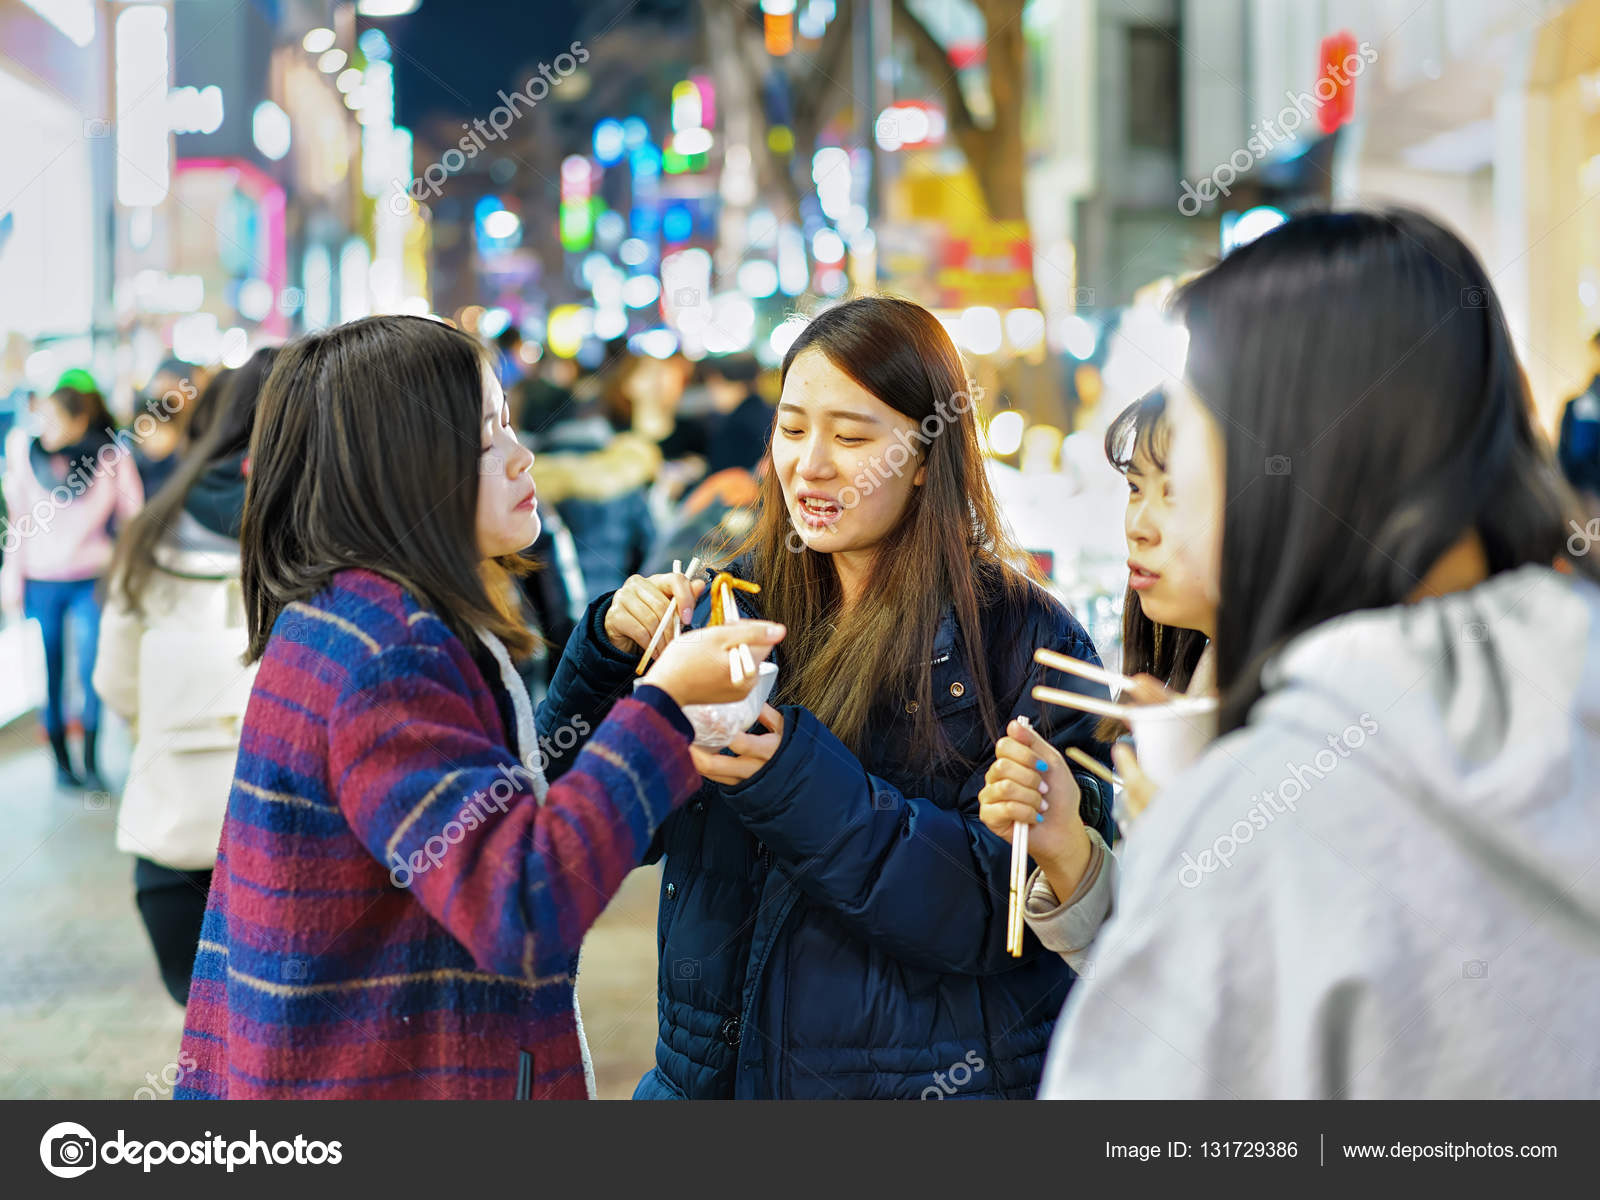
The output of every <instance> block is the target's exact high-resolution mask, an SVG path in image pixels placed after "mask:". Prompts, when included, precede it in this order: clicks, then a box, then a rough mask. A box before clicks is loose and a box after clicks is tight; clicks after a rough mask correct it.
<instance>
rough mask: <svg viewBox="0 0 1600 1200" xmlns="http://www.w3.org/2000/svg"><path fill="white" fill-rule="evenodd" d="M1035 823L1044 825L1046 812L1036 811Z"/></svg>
mask: <svg viewBox="0 0 1600 1200" xmlns="http://www.w3.org/2000/svg"><path fill="white" fill-rule="evenodd" d="M1033 823H1034V824H1035V825H1043V824H1044V814H1043V813H1035V814H1034V817H1033Z"/></svg>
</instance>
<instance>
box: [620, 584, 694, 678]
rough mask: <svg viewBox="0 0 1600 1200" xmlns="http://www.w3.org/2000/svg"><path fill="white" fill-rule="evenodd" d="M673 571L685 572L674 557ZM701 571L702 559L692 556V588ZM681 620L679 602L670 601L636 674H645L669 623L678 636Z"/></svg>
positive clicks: (675, 635) (674, 634)
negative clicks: (680, 568)
mask: <svg viewBox="0 0 1600 1200" xmlns="http://www.w3.org/2000/svg"><path fill="white" fill-rule="evenodd" d="M672 573H673V574H674V575H681V574H683V572H682V571H680V570H679V562H678V560H676V559H674V560H673V563H672ZM699 573H700V560H699V558H691V559H690V560H689V570H688V579H689V586H690V587H691V588H693V586H694V578H695V576H696V575H698V574H699ZM614 603H615V601H613V604H614ZM681 620H682V618H681V617H680V616H679V615H678V606H677V604H676V603H673V602H672V601H668V603H667V611H666V612H664V613H662V614H661V623H660V624H658V625H657V626H656V631H655V635H654V636H653V637H651V639H650V644H649V645H647V646H646V647H645V648H644V653H643V654H642V655H640V656H639V665H638V666H637V667H636V668H635V669H634V672H633V673H634V674H635V675H643V674H644V672H645V668H646V667H648V666H649V665H650V660H651V659H652V658H654V657H655V655H656V651H657V650H658V649H659V648H660V646H661V639H662V637H663V636H664V635H665V634H666V632H667V627H668V626H669V625H670V626H672V636H673V637H677V636H678V633H679V629H680V622H681Z"/></svg>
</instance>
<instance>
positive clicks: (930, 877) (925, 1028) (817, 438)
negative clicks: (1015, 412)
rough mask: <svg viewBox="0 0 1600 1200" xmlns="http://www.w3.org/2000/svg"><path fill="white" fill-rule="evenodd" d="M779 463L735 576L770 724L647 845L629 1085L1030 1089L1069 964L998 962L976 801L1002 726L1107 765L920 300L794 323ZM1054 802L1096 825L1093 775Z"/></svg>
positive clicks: (950, 361)
mask: <svg viewBox="0 0 1600 1200" xmlns="http://www.w3.org/2000/svg"><path fill="white" fill-rule="evenodd" d="M771 458H772V469H771V471H770V472H769V473H768V475H767V477H766V479H765V480H764V482H763V485H762V487H763V494H762V506H761V515H760V517H759V518H758V522H757V525H756V528H755V531H754V533H753V534H752V535H751V537H750V538H749V539H748V541H747V542H746V543H745V545H744V546H743V547H741V551H740V553H739V555H738V556H737V557H736V558H735V560H734V562H733V563H732V565H731V566H730V569H731V570H732V571H733V572H734V573H735V574H737V575H739V576H740V577H742V578H744V579H747V580H750V581H753V582H755V583H757V584H759V585H760V586H761V589H762V590H761V593H760V594H759V595H757V596H749V595H745V594H741V595H740V596H739V603H740V605H741V607H742V609H743V611H745V612H754V613H757V614H759V615H762V616H765V617H768V618H776V619H778V620H780V621H783V622H784V624H785V626H786V627H787V628H788V629H790V630H791V641H790V642H789V644H788V645H787V646H786V648H785V651H784V653H783V654H782V655H781V656H780V660H779V674H778V678H777V690H776V693H775V696H774V705H775V707H774V706H773V705H769V706H768V707H767V708H766V709H765V710H764V711H763V714H762V717H761V723H762V725H764V726H765V728H766V729H767V730H769V731H770V732H766V733H759V734H758V733H743V734H739V735H737V736H736V737H735V738H734V739H733V742H732V744H731V746H730V747H729V751H728V752H727V753H719V752H717V751H714V750H707V749H702V748H700V747H696V748H695V749H694V751H693V755H694V760H695V764H696V766H697V767H698V768H699V770H700V773H701V774H702V775H703V776H704V777H705V779H706V785H705V786H704V787H703V788H702V789H701V791H700V792H699V794H698V795H697V797H696V803H695V804H694V805H693V806H692V807H691V808H689V809H687V810H685V811H683V812H681V813H679V814H677V815H675V816H674V817H673V818H672V819H670V820H669V821H668V822H667V823H666V824H665V826H664V827H663V829H662V831H661V834H660V835H659V837H658V838H657V841H656V844H655V846H654V847H653V848H652V851H651V857H652V858H664V861H665V864H666V865H665V870H664V876H663V885H664V886H663V891H662V898H661V917H660V938H661V971H660V977H659V983H658V986H659V989H660V992H661V996H660V1005H659V1010H660V1019H661V1036H660V1041H659V1042H658V1044H657V1050H656V1066H655V1069H654V1070H652V1071H651V1072H649V1073H648V1074H647V1075H646V1076H645V1077H644V1079H643V1080H642V1081H641V1082H640V1084H639V1087H638V1090H637V1091H636V1092H635V1095H636V1096H637V1097H639V1098H650V1099H653V1098H668V1097H681V1096H687V1097H690V1098H724V1099H726V1098H743V1097H782V1098H819V1097H860V1098H893V1097H902V1098H916V1097H919V1096H928V1095H930V1094H931V1095H938V1096H941V1097H942V1096H943V1095H945V1094H947V1089H948V1088H949V1081H950V1079H951V1078H952V1075H951V1069H952V1066H953V1065H959V1068H960V1069H959V1071H958V1072H956V1073H955V1076H954V1077H955V1078H957V1079H960V1080H961V1082H960V1086H959V1088H958V1089H955V1090H959V1092H960V1093H961V1094H963V1095H972V1096H987V1097H1021V1096H1028V1095H1031V1094H1032V1093H1033V1091H1034V1090H1035V1088H1036V1087H1037V1080H1038V1078H1039V1073H1040V1068H1041V1065H1042V1055H1043V1052H1044V1048H1045V1046H1046V1045H1047V1043H1048V1041H1049V1037H1050V1030H1051V1027H1052V1024H1053V1022H1052V1019H1051V1017H1050V1015H1049V1014H1050V1009H1051V1007H1052V1006H1053V1005H1056V1004H1058V1003H1059V998H1060V997H1063V996H1064V995H1065V994H1066V992H1067V989H1068V988H1069V986H1070V985H1071V983H1072V979H1073V976H1072V972H1071V971H1070V970H1069V969H1068V967H1067V966H1066V964H1065V963H1064V962H1063V961H1062V960H1061V959H1060V957H1059V956H1058V955H1056V954H1054V953H1051V952H1049V951H1047V950H1045V949H1044V948H1043V947H1042V946H1040V945H1039V944H1038V943H1037V942H1031V943H1030V944H1029V945H1028V947H1027V948H1026V950H1025V952H1024V953H1023V955H1022V957H1021V958H1020V959H1017V958H1013V957H1012V956H1011V955H1010V954H1009V953H1008V952H1007V949H1006V941H1007V936H1006V935H1007V922H1006V920H1005V911H1006V894H1007V887H1008V880H1009V874H1010V854H1009V851H1008V849H1007V847H1006V844H1005V843H1004V842H1003V841H1001V840H1000V839H998V838H995V837H994V836H993V835H991V834H990V833H989V832H988V831H987V830H986V829H985V828H984V827H983V824H982V822H981V821H980V819H979V816H978V792H979V790H980V789H981V788H982V786H983V777H984V772H985V770H986V768H987V767H988V765H989V762H990V758H991V755H992V752H993V748H994V741H995V738H996V737H997V736H998V735H999V733H1000V731H1001V730H1002V729H1003V727H1004V723H1005V720H1006V718H1007V717H1010V716H1016V715H1027V716H1029V717H1030V718H1032V719H1033V720H1034V721H1035V722H1036V723H1037V725H1038V726H1039V728H1040V730H1041V731H1042V732H1043V733H1044V734H1045V735H1046V736H1047V737H1048V738H1050V739H1051V741H1052V742H1053V743H1054V744H1056V745H1058V746H1062V747H1065V746H1068V745H1079V746H1083V747H1085V748H1086V749H1090V750H1091V751H1092V752H1093V753H1095V754H1097V755H1099V756H1101V757H1102V758H1103V757H1104V756H1105V748H1104V747H1103V746H1097V745H1096V744H1095V743H1094V739H1093V733H1094V729H1093V727H1094V719H1093V718H1092V717H1087V716H1081V717H1080V716H1078V715H1072V714H1060V713H1058V712H1057V711H1055V710H1052V711H1050V712H1048V713H1047V712H1044V711H1041V706H1040V705H1039V704H1038V703H1037V702H1035V701H1034V700H1033V699H1032V698H1031V694H1030V692H1031V687H1032V685H1033V684H1034V683H1036V682H1038V681H1039V680H1040V677H1041V668H1037V667H1035V666H1034V664H1033V662H1032V655H1033V650H1034V648H1035V647H1037V646H1051V647H1055V648H1057V649H1060V650H1063V651H1065V652H1067V653H1070V654H1073V655H1074V656H1076V657H1079V658H1084V659H1089V660H1097V659H1096V655H1095V650H1094V646H1093V645H1092V643H1091V642H1090V641H1089V639H1088V636H1087V635H1086V634H1085V633H1084V632H1083V629H1082V628H1081V627H1080V626H1079V625H1078V623H1077V622H1076V621H1075V620H1074V619H1073V618H1072V616H1071V615H1070V614H1069V613H1068V612H1067V611H1066V610H1065V609H1063V608H1062V607H1061V606H1060V605H1059V604H1057V603H1056V602H1055V601H1054V600H1052V599H1051V598H1050V597H1049V596H1048V595H1047V594H1046V593H1045V592H1044V591H1043V589H1041V588H1039V587H1038V586H1036V585H1035V584H1033V583H1032V582H1030V581H1029V580H1028V579H1026V578H1025V577H1024V576H1023V575H1022V574H1020V573H1019V572H1018V571H1017V570H1016V569H1015V568H1014V567H1013V566H1011V565H1010V564H1011V563H1013V562H1014V561H1016V551H1015V550H1014V549H1013V548H1012V547H1010V546H1009V544H1008V541H1007V538H1006V534H1005V532H1004V529H1003V527H1002V526H1001V525H1000V524H999V521H998V518H997V516H996V510H995V505H994V499H993V496H992V494H991V493H990V490H989V488H988V485H987V482H986V479H985V476H984V474H983V468H982V452H981V450H980V447H979V441H978V433H977V423H976V420H975V414H974V411H973V404H972V401H971V397H970V395H969V392H968V386H967V378H966V372H965V370H964V368H963V365H962V362H961V358H960V356H959V354H958V353H957V351H956V348H955V346H954V344H953V343H952V342H951V340H950V338H949V335H948V334H946V333H945V331H944V329H943V327H942V326H941V325H940V324H939V322H938V321H937V319H936V318H935V317H934V316H933V314H932V313H930V312H928V311H927V310H926V309H923V308H921V307H919V306H917V305H914V304H911V303H908V302H906V301H902V300H894V299H890V298H886V297H868V298H862V299H857V300H852V301H849V302H847V303H844V304H841V305H838V306H836V307H834V308H830V309H828V310H827V311H825V312H823V313H821V314H820V315H819V316H817V317H816V318H815V319H814V320H812V321H811V322H810V324H808V325H807V326H806V328H805V330H804V331H803V332H802V333H801V334H800V336H799V338H798V339H797V340H796V341H795V343H794V344H793V345H792V346H791V347H790V350H789V352H788V355H787V357H786V358H785V361H784V368H783V393H782V401H781V403H780V405H779V408H778V416H777V424H776V428H775V429H774V431H773V434H772V442H771ZM701 607H702V610H704V608H705V605H704V604H702V606H701ZM697 619H699V620H703V619H704V612H703V611H702V614H701V616H700V617H699V618H697ZM568 652H569V653H571V652H572V650H571V648H570V647H569V651H568ZM1050 802H1051V804H1052V805H1055V804H1061V805H1065V806H1073V807H1077V806H1079V805H1081V806H1082V815H1083V819H1084V820H1085V821H1086V822H1088V823H1089V824H1091V825H1093V826H1095V827H1096V828H1097V829H1099V830H1100V831H1101V834H1102V836H1104V837H1107V838H1109V837H1110V835H1111V824H1110V794H1109V791H1107V790H1105V789H1104V788H1103V787H1102V785H1101V784H1100V783H1099V782H1098V781H1097V780H1096V779H1095V778H1094V777H1093V776H1092V775H1089V774H1088V773H1087V772H1085V773H1084V775H1083V776H1082V777H1081V779H1074V778H1072V777H1071V776H1069V783H1068V784H1067V785H1065V786H1063V788H1062V789H1061V791H1060V792H1058V793H1055V794H1052V795H1051V796H1050ZM685 964H688V965H690V966H692V968H693V969H692V970H688V969H685Z"/></svg>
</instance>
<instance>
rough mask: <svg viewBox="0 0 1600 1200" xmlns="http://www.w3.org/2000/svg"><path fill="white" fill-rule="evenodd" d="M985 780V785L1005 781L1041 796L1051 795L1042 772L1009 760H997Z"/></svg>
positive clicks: (1030, 765) (987, 772)
mask: <svg viewBox="0 0 1600 1200" xmlns="http://www.w3.org/2000/svg"><path fill="white" fill-rule="evenodd" d="M983 778H984V782H985V783H1000V782H1002V781H1005V782H1009V783H1014V784H1016V785H1017V786H1018V787H1021V788H1027V789H1029V790H1031V791H1035V792H1038V793H1039V794H1040V795H1041V796H1047V795H1049V794H1050V785H1049V784H1048V783H1046V782H1045V778H1044V774H1043V773H1042V772H1040V771H1036V770H1034V768H1033V766H1032V764H1029V765H1028V766H1023V765H1022V764H1021V763H1016V762H1012V761H1011V760H1010V759H1009V758H997V759H995V760H994V762H993V763H992V764H991V765H990V767H989V769H988V771H986V772H985V773H984V777H983Z"/></svg>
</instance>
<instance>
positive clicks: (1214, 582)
mask: <svg viewBox="0 0 1600 1200" xmlns="http://www.w3.org/2000/svg"><path fill="white" fill-rule="evenodd" d="M1166 419H1167V423H1168V427H1169V429H1170V432H1171V436H1170V442H1171V445H1170V447H1169V450H1168V453H1167V470H1166V474H1165V475H1164V476H1163V475H1161V473H1160V472H1157V471H1155V470H1154V465H1153V464H1151V463H1150V462H1149V461H1148V460H1147V459H1143V458H1142V456H1138V457H1136V458H1135V460H1134V466H1135V467H1140V466H1141V465H1142V466H1143V467H1144V468H1145V470H1147V471H1150V472H1153V474H1145V473H1143V472H1141V473H1140V474H1138V475H1135V474H1133V473H1132V472H1131V471H1130V473H1129V484H1130V487H1131V486H1133V485H1134V484H1135V483H1137V484H1138V486H1139V488H1140V490H1141V492H1142V495H1139V496H1132V497H1130V500H1129V503H1128V519H1127V533H1128V552H1129V553H1128V558H1129V570H1130V571H1133V572H1134V575H1133V578H1132V582H1133V585H1134V587H1135V589H1136V590H1138V591H1139V600H1140V604H1141V605H1142V606H1143V608H1144V611H1145V615H1146V616H1148V617H1149V618H1150V619H1151V620H1152V621H1158V622H1160V623H1161V624H1163V625H1173V626H1177V627H1179V628H1182V629H1198V630H1200V631H1201V632H1202V633H1204V634H1205V635H1206V636H1207V637H1214V636H1215V635H1216V615H1217V603H1218V600H1219V598H1220V596H1221V587H1220V583H1221V579H1222V509H1223V474H1224V468H1223V463H1224V457H1223V445H1222V432H1221V430H1220V429H1219V428H1218V426H1217V422H1216V419H1215V418H1214V417H1212V415H1211V414H1210V413H1209V412H1208V411H1207V410H1206V408H1205V406H1204V405H1202V404H1201V403H1200V401H1199V400H1198V398H1196V397H1195V395H1194V393H1193V392H1192V391H1190V390H1189V388H1188V387H1187V386H1185V385H1178V386H1175V387H1172V388H1170V389H1169V390H1168V400H1167V411H1166ZM1152 493H1159V497H1157V496H1155V495H1153V494H1152ZM1141 501H1143V502H1144V503H1143V504H1141ZM1136 510H1137V511H1136ZM1136 567H1137V568H1139V569H1142V571H1143V572H1144V574H1145V576H1152V575H1153V576H1155V578H1154V579H1153V580H1152V581H1150V583H1149V586H1146V587H1142V588H1141V587H1140V586H1139V584H1140V581H1141V575H1140V573H1139V570H1136V569H1135V568H1136Z"/></svg>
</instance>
